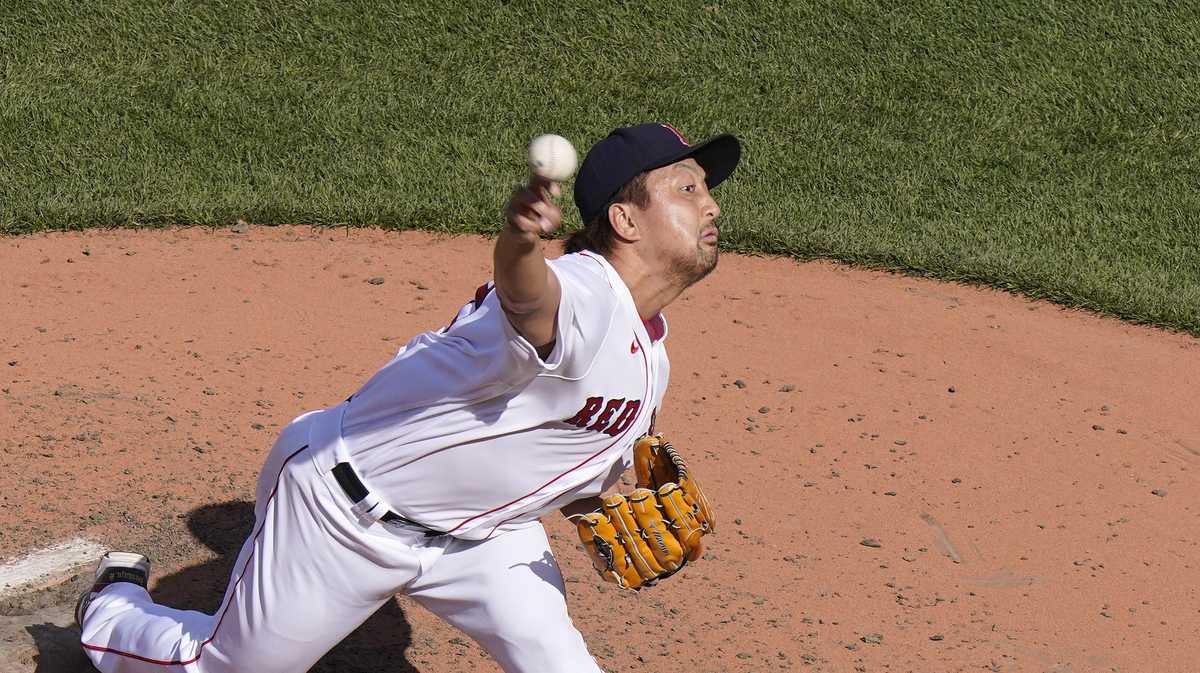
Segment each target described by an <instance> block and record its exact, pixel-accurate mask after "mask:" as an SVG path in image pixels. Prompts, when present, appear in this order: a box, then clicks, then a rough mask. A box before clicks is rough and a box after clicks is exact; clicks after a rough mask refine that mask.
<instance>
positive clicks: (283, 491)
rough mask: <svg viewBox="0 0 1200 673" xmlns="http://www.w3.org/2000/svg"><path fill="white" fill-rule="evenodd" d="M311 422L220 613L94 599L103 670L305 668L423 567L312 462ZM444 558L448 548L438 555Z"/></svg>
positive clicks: (292, 431)
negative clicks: (357, 516) (355, 512)
mask: <svg viewBox="0 0 1200 673" xmlns="http://www.w3.org/2000/svg"><path fill="white" fill-rule="evenodd" d="M307 440H308V432H307V424H306V423H305V422H304V418H303V417H302V418H301V419H298V420H297V421H296V422H294V423H293V424H291V425H289V426H288V428H286V429H285V430H284V432H282V433H281V434H280V438H279V440H278V441H277V442H276V445H275V448H273V449H272V451H271V454H270V455H269V457H268V459H267V461H266V465H265V466H264V468H263V474H262V476H261V477H260V481H259V491H258V502H257V503H256V505H255V525H254V529H253V531H252V533H251V535H250V537H249V538H248V539H247V540H246V542H245V544H244V545H243V547H242V550H241V552H240V554H239V556H238V560H237V562H236V563H235V565H234V568H233V572H232V576H231V578H230V584H229V587H228V589H227V590H226V592H225V598H224V600H223V601H222V603H221V607H220V608H219V609H218V611H217V612H216V614H215V615H211V616H210V615H204V614H201V613H198V612H194V611H184V610H176V609H172V608H168V607H165V606H160V605H156V604H155V603H154V602H153V601H152V600H151V599H150V596H149V594H147V593H146V592H145V591H144V590H142V589H141V588H140V587H137V586H135V585H132V584H116V585H113V586H111V587H109V588H107V589H105V590H104V591H103V592H102V593H101V594H100V595H99V596H97V597H96V598H95V600H93V601H92V605H91V607H90V608H89V609H88V614H87V615H86V617H85V619H84V624H83V628H82V639H83V646H84V649H85V651H86V652H87V654H88V656H89V657H90V658H91V660H92V662H93V664H94V665H95V666H96V668H97V669H99V670H100V671H101V672H102V673H142V672H151V671H153V672H155V673H167V672H168V671H171V672H174V671H180V670H182V671H186V672H187V673H247V672H249V671H253V672H254V673H296V672H297V671H305V670H307V669H308V668H309V667H311V666H312V665H313V664H314V663H316V661H317V660H318V659H320V657H321V656H322V655H324V654H325V652H327V651H328V650H329V649H331V648H332V647H333V646H334V645H336V644H337V643H338V642H339V641H341V640H342V639H343V638H344V637H345V636H346V635H348V634H349V633H350V632H351V631H353V630H354V629H355V628H356V627H358V626H359V625H360V624H361V623H362V622H363V621H365V620H366V619H367V618H368V617H370V616H371V614H372V613H374V612H375V611H376V610H377V609H378V608H379V607H380V606H382V605H383V603H384V602H386V601H387V600H389V599H390V598H391V597H392V595H393V593H394V591H395V590H396V587H398V586H401V585H403V584H405V583H407V582H409V581H410V580H411V579H412V577H413V576H415V575H416V573H417V572H418V571H419V567H420V558H421V556H422V555H423V554H425V555H426V556H428V554H426V552H428V551H430V550H422V549H420V548H419V547H418V546H416V545H419V544H420V543H419V539H420V536H419V534H401V533H396V532H394V531H391V530H389V529H385V528H384V527H382V526H379V525H376V526H373V527H372V528H370V529H363V528H361V527H360V526H359V524H358V523H357V522H356V521H355V520H354V519H353V518H352V516H351V514H350V513H349V505H350V502H349V499H348V498H347V497H346V496H345V494H344V493H342V492H341V490H340V489H338V488H337V486H336V483H335V481H334V479H333V477H332V475H330V474H327V473H324V474H323V473H320V472H318V470H317V468H316V467H315V466H314V464H313V461H312V460H311V459H310V456H309V455H308V454H309V449H307V448H305V445H306V443H307ZM433 551H435V552H438V553H440V549H437V550H433Z"/></svg>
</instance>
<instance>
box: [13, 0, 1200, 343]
mask: <svg viewBox="0 0 1200 673" xmlns="http://www.w3.org/2000/svg"><path fill="white" fill-rule="evenodd" d="M968 5H969V6H968ZM1196 54H1200V10H1197V9H1195V8H1194V7H1193V6H1191V5H1190V3H1175V2H1148V1H1143V2H1124V1H1122V2H1100V1H1097V2H1086V1H1084V0H1077V1H1073V2H1046V1H1044V0H1043V1H1039V0H1029V1H1021V2H1017V1H1013V0H1009V1H1007V2H1006V1H1004V0H998V1H997V2H974V3H956V2H918V3H915V4H911V5H910V3H906V2H884V3H880V2H871V1H866V0H863V1H861V2H860V1H855V0H828V1H826V2H804V3H790V2H784V1H782V0H775V1H773V2H730V3H726V4H711V3H710V4H705V3H692V2H683V1H682V0H662V1H660V2H656V3H648V4H647V6H640V5H634V4H615V3H614V4H609V3H592V2H588V3H577V2H569V3H565V2H564V3H549V2H517V1H513V2H488V3H483V2H462V3H449V2H447V3H444V6H441V7H437V8H432V9H427V8H424V7H417V4H416V3H405V4H399V3H388V2H380V1H379V0H371V1H366V0H346V1H342V2H333V1H329V2H303V1H300V0H296V1H292V2H278V1H275V0H264V1H262V2H231V1H228V2H227V1H210V2H149V1H136V0H106V1H105V2H84V3H78V2H66V1H57V0H30V1H28V2H20V3H16V2H14V3H4V4H2V5H0V232H4V233H10V234H15V233H22V232H28V231H36V230H42V229H70V228H79V227H90V226H113V225H118V226H157V225H168V224H208V225H219V224H227V223H231V222H233V221H235V220H236V219H238V218H244V219H247V220H250V221H253V222H259V223H316V224H354V225H358V224H362V225H366V224H379V225H383V226H392V227H404V228H417V227H419V228H428V229H434V230H440V231H453V232H467V231H471V232H491V231H494V230H495V228H496V226H497V224H498V220H499V211H500V208H501V206H502V204H503V201H504V199H505V197H506V195H507V192H508V191H509V189H510V188H511V186H512V185H513V184H514V183H515V182H517V181H518V180H520V179H521V177H522V174H523V170H524V166H523V148H524V145H525V143H526V142H527V141H528V139H529V138H530V137H532V136H533V135H536V134H537V133H541V132H546V131H554V132H558V133H561V134H563V135H566V136H567V137H568V138H571V139H572V140H573V141H574V142H575V143H576V145H577V146H579V147H581V149H582V148H586V146H588V145H589V144H590V143H591V142H593V141H595V140H597V139H598V138H600V137H602V136H603V135H604V133H606V132H607V130H608V129H610V128H612V127H614V126H617V125H622V124H627V123H636V122H641V121H650V120H664V121H671V122H672V123H674V124H675V125H676V126H678V127H679V128H680V129H681V130H682V131H683V133H684V134H685V135H687V136H688V137H690V138H699V137H703V136H706V135H709V134H711V133H715V132H719V131H726V130H728V131H732V132H734V133H737V134H738V135H739V136H740V137H741V138H742V139H743V141H744V143H745V145H746V154H745V159H744V163H743V164H742V166H741V167H740V168H739V171H738V173H737V174H736V176H735V178H734V179H733V180H731V181H730V182H728V183H726V185H724V186H722V188H721V189H720V190H719V192H718V196H719V198H720V199H721V202H722V206H723V208H724V210H725V213H726V215H725V224H726V229H725V232H726V234H727V236H728V238H727V239H726V240H727V241H728V245H729V247H730V248H732V249H737V250H742V251H761V252H771V253H784V254H790V255H793V256H796V257H799V258H802V259H809V258H815V257H827V258H833V259H838V260H843V261H848V262H853V263H857V264H863V265H867V266H871V267H877V268H888V269H896V270H903V271H907V272H913V273H919V274H926V275H930V276H935V277H940V278H949V279H956V280H964V281H970V282H978V283H984V284H988V285H993V286H997V287H1002V288H1007V289H1012V290H1017V291H1021V292H1024V293H1027V294H1030V295H1033V296H1037V297H1046V298H1050V299H1054V300H1056V301H1060V302H1063V303H1065V304H1069V305H1074V306H1083V307H1088V308H1092V309H1096V310H1100V311H1104V312H1108V313H1112V314H1116V315H1119V316H1122V317H1124V318H1127V319H1130V320H1134V321H1139V322H1146V323H1151V324H1157V325H1164V326H1169V327H1173V328H1177V329H1182V330H1186V331H1189V332H1191V333H1193V334H1197V335H1200V247H1198V246H1200V244H1198V241H1200V190H1197V184H1196V183H1197V176H1200V151H1198V150H1200V142H1198V138H1197V131H1196V129H1197V128H1198V127H1200V69H1198V68H1197V67H1196V65H1195V63H1196ZM571 215H572V223H574V217H575V215H574V213H572V214H571Z"/></svg>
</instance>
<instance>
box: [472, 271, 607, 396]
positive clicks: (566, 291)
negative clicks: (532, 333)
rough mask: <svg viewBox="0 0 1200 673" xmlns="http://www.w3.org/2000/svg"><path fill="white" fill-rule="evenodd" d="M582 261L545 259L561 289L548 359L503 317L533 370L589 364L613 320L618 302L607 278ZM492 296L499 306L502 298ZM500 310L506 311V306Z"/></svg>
mask: <svg viewBox="0 0 1200 673" xmlns="http://www.w3.org/2000/svg"><path fill="white" fill-rule="evenodd" d="M581 261H583V260H579V259H571V258H568V259H563V258H560V259H558V260H547V261H546V264H547V266H548V267H549V269H550V271H551V272H552V273H553V274H554V275H555V276H556V277H557V278H558V284H559V287H560V288H561V290H562V292H561V293H560V296H559V301H558V312H557V314H556V315H555V320H554V347H553V348H552V349H551V352H550V354H549V355H548V356H546V358H545V359H542V358H541V357H539V356H538V354H537V349H536V348H534V347H533V344H531V343H529V341H527V340H526V339H525V337H523V336H521V334H520V333H519V332H517V330H516V328H514V327H513V326H512V323H510V322H508V319H507V317H505V318H504V328H505V331H506V334H507V337H508V341H509V342H510V344H511V345H512V347H513V349H514V350H515V351H516V355H517V356H518V358H519V359H520V360H522V361H524V362H526V363H527V365H528V366H529V367H530V368H531V369H533V370H536V371H538V372H556V371H564V370H576V369H578V368H580V367H582V366H586V365H587V364H589V363H590V362H591V361H592V360H593V359H595V357H596V354H597V353H598V351H599V348H600V345H601V342H602V341H603V339H604V337H605V335H606V333H607V327H608V325H609V324H610V323H611V322H612V313H613V311H614V310H615V309H616V305H617V302H616V297H615V295H614V294H613V293H612V292H611V288H610V287H609V285H608V280H607V278H606V277H602V276H599V275H598V274H596V273H595V272H589V270H588V269H587V268H586V267H584V266H583V265H581V264H580V262H581ZM494 294H495V293H493V295H494ZM493 300H494V301H495V302H496V305H497V307H498V308H499V298H498V297H494V298H493ZM500 313H501V315H503V309H501V310H500Z"/></svg>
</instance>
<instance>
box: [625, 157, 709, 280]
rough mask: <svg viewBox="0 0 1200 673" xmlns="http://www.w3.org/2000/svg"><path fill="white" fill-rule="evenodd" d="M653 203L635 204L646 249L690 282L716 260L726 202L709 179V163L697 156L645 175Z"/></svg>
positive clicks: (671, 271)
mask: <svg viewBox="0 0 1200 673" xmlns="http://www.w3.org/2000/svg"><path fill="white" fill-rule="evenodd" d="M646 190H647V191H648V192H649V194H650V205H649V206H648V207H646V208H645V209H640V208H638V209H636V220H637V222H638V223H639V224H641V225H642V227H641V229H642V231H643V232H644V233H643V237H644V240H645V242H646V243H647V252H648V253H650V254H652V255H654V256H656V257H657V258H658V259H660V260H661V261H662V263H663V270H664V271H665V272H666V273H668V274H671V275H673V276H676V277H677V278H679V279H680V280H682V281H684V284H685V285H691V284H693V283H695V282H697V281H699V280H700V279H701V278H704V277H705V276H707V275H708V274H709V273H710V272H711V271H712V270H713V269H714V268H716V266H717V239H718V230H717V224H716V219H717V217H719V216H720V215H721V208H720V206H718V205H717V202H716V201H715V200H713V197H712V195H711V194H709V192H708V186H707V185H706V184H705V183H704V169H703V168H701V167H700V164H698V163H696V160H695V159H691V158H688V159H684V160H683V161H680V162H677V163H674V164H670V165H669V166H663V167H662V168H657V169H655V170H653V171H650V172H649V173H648V174H647V176H646Z"/></svg>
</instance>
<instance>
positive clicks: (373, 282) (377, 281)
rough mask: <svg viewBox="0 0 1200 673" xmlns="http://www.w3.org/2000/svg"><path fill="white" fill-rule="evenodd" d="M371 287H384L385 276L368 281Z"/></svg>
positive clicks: (374, 277)
mask: <svg viewBox="0 0 1200 673" xmlns="http://www.w3.org/2000/svg"><path fill="white" fill-rule="evenodd" d="M367 282H368V283H370V284H371V285H383V276H372V277H370V278H368V279H367Z"/></svg>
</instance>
